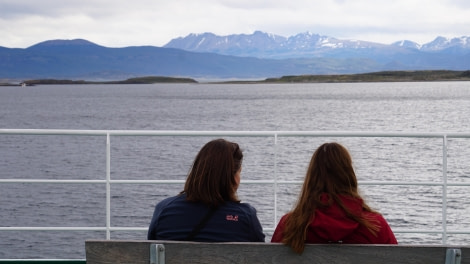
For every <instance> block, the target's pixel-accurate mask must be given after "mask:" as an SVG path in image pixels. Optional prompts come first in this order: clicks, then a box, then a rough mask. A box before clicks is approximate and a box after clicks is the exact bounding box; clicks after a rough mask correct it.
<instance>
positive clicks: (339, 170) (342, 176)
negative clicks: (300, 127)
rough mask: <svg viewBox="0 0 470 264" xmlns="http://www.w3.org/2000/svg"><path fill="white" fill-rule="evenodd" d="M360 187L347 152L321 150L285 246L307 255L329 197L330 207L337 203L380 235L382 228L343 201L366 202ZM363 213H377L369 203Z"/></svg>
mask: <svg viewBox="0 0 470 264" xmlns="http://www.w3.org/2000/svg"><path fill="white" fill-rule="evenodd" d="M357 186H358V184H357V178H356V174H355V172H354V168H353V165H352V159H351V156H350V154H349V152H348V151H347V149H346V148H345V147H343V146H342V145H340V144H338V143H325V144H323V145H321V146H320V147H318V149H317V150H316V151H315V152H314V153H313V156H312V158H311V160H310V164H309V167H308V170H307V173H306V176H305V180H304V184H303V186H302V191H301V193H300V195H299V199H298V201H297V204H296V205H295V207H294V209H293V210H292V211H291V212H290V213H289V216H288V217H287V219H286V223H285V229H284V232H283V240H282V242H283V243H284V244H286V245H289V246H290V247H291V248H292V249H293V250H294V251H295V252H297V253H302V252H303V250H304V247H305V240H306V238H307V228H308V226H309V224H310V222H311V221H312V220H313V218H314V217H315V210H316V209H317V208H318V207H321V206H325V204H324V202H322V201H321V200H320V197H321V195H322V194H325V193H326V194H328V197H329V199H330V200H329V201H328V204H332V203H333V202H335V203H337V204H338V205H339V206H340V207H341V208H342V209H343V210H344V212H345V213H346V215H347V216H348V217H350V218H351V219H354V220H355V221H356V222H358V223H359V224H361V225H364V226H365V227H367V229H369V231H370V232H372V233H373V234H374V235H376V234H377V232H378V231H379V228H380V227H379V226H378V224H377V223H375V222H374V221H373V220H371V219H368V218H367V217H364V216H363V215H355V214H353V213H351V212H350V210H348V208H346V207H345V206H344V204H343V202H342V201H341V199H340V196H347V197H352V198H360V199H362V198H361V196H360V195H359V192H358V188H357ZM363 209H364V210H365V211H369V212H374V211H373V210H372V209H371V208H370V207H369V206H368V205H367V204H366V203H364V204H363Z"/></svg>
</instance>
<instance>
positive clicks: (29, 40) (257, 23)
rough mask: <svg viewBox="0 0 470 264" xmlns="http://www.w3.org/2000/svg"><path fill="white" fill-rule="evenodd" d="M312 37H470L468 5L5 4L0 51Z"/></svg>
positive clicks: (6, 0)
mask: <svg viewBox="0 0 470 264" xmlns="http://www.w3.org/2000/svg"><path fill="white" fill-rule="evenodd" d="M256 30H261V31H263V32H266V33H272V34H276V35H280V36H284V37H289V36H293V35H296V34H298V33H303V32H307V31H308V32H311V33H314V34H320V35H324V36H330V37H336V38H339V39H358V40H365V41H373V42H379V43H383V44H389V43H392V42H395V41H399V40H405V39H406V40H412V41H415V42H418V43H419V44H424V43H428V42H430V41H432V40H434V39H435V38H436V37H437V36H444V37H448V38H453V37H460V36H470V1H469V0H0V46H3V47H9V48H26V47H29V46H31V45H34V44H36V43H39V42H42V41H45V40H51V39H76V38H81V39H86V40H89V41H91V42H94V43H96V44H99V45H103V46H106V47H126V46H144V45H150V46H158V47H161V46H163V45H165V44H166V43H168V42H169V41H170V40H171V39H173V38H177V37H184V36H186V35H188V34H190V33H204V32H212V33H214V34H217V35H220V36H225V35H230V34H252V33H253V32H254V31H256Z"/></svg>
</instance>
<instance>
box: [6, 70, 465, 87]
mask: <svg viewBox="0 0 470 264" xmlns="http://www.w3.org/2000/svg"><path fill="white" fill-rule="evenodd" d="M431 81H470V70H467V71H448V70H426V71H382V72H372V73H359V74H331V75H288V76H282V77H280V78H267V79H265V80H259V81H253V80H251V81H248V80H247V81H243V80H240V81H218V82H207V83H215V84H224V83H227V84H230V83H231V84H235V83H238V84H250V83H347V82H431ZM154 83H198V82H197V81H196V80H194V79H192V78H175V77H165V76H145V77H137V78H130V79H127V80H122V81H85V80H60V79H37V80H26V81H23V82H21V83H19V84H12V83H0V86H34V85H46V84H47V85H50V84H62V85H63V84H154Z"/></svg>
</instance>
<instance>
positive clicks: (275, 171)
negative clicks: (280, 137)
mask: <svg viewBox="0 0 470 264" xmlns="http://www.w3.org/2000/svg"><path fill="white" fill-rule="evenodd" d="M276 221H277V133H275V134H274V225H273V226H274V227H276V224H277V222H276Z"/></svg>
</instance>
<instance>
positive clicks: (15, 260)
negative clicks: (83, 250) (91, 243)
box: [0, 259, 86, 263]
mask: <svg viewBox="0 0 470 264" xmlns="http://www.w3.org/2000/svg"><path fill="white" fill-rule="evenodd" d="M77 261H83V262H86V259H0V263H1V262H28V263H29V262H31V263H34V262H40V263H48V262H52V263H54V262H59V263H61V262H77Z"/></svg>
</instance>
